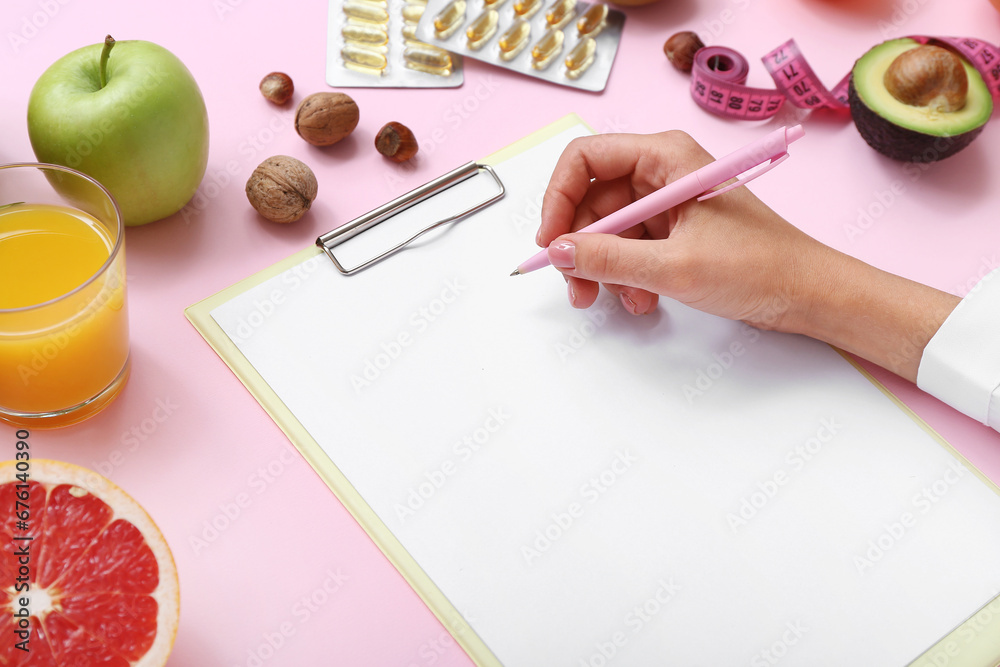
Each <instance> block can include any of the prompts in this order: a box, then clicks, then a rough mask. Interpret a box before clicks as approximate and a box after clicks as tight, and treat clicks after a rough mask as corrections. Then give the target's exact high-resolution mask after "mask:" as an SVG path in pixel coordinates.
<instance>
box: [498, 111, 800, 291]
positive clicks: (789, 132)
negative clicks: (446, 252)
mask: <svg viewBox="0 0 1000 667" xmlns="http://www.w3.org/2000/svg"><path fill="white" fill-rule="evenodd" d="M804 134H805V130H803V129H802V126H801V125H795V126H793V127H781V128H778V129H777V130H775V131H774V132H771V133H770V134H768V135H767V136H765V137H763V138H762V139H758V140H757V141H755V142H753V143H752V144H749V145H747V146H744V147H743V148H741V149H739V150H738V151H736V152H734V153H730V154H729V155H727V156H725V157H723V158H719V159H718V160H716V161H715V162H712V163H711V164H707V165H705V166H704V167H702V168H701V169H698V170H697V171H693V172H691V173H690V174H688V175H687V176H683V177H681V178H679V179H677V180H676V181H674V182H673V183H668V184H667V185H665V186H663V187H662V188H660V189H659V190H656V191H655V192H651V193H650V194H648V195H646V196H645V197H643V198H642V199H638V200H636V201H634V202H632V203H631V204H629V205H628V206H626V207H624V208H621V209H619V210H617V211H615V212H614V213H612V214H610V215H607V216H605V217H603V218H601V219H600V220H598V221H597V222H594V223H593V224H590V225H588V226H586V227H584V228H583V229H579V230H577V231H578V232H587V233H591V234H593V233H599V234H618V233H620V232H623V231H625V230H626V229H628V228H629V227H634V226H635V225H638V224H639V223H641V222H643V221H645V220H648V219H649V218H651V217H653V216H654V215H656V214H658V213H662V212H663V211H666V210H669V209H671V208H673V207H674V206H677V205H678V204H680V203H683V202H685V201H687V200H688V199H691V198H692V197H698V201H703V200H705V199H709V198H711V197H715V196H716V195H721V194H722V193H723V192H728V191H729V190H732V189H733V188H736V187H739V186H741V185H745V184H746V183H749V182H750V181H752V180H753V179H755V178H757V177H758V176H760V175H761V174H763V173H764V172H766V171H770V170H771V169H773V168H774V167H776V166H777V165H778V164H779V163H780V162H781V161H782V160H784V159H785V158H787V157H788V144H790V143H792V142H793V141H795V140H796V139H800V138H802V136H803V135H804ZM765 163H768V164H767V166H764V167H762V168H761V169H758V170H757V171H755V172H754V173H753V174H751V175H750V176H748V177H747V178H745V179H743V180H738V181H737V182H735V183H732V184H730V185H727V186H726V187H724V188H721V189H719V190H712V188H714V187H716V186H717V185H719V184H721V183H725V182H726V181H728V180H729V179H731V178H736V177H737V176H739V175H740V174H742V173H744V172H747V171H750V170H751V169H753V168H755V167H761V166H762V165H764V164H765ZM699 195H700V196H699ZM548 265H549V257H548V253H547V251H546V250H545V249H542V250H540V251H539V252H538V253H537V254H536V255H534V256H532V257H531V258H529V259H528V260H526V261H525V262H523V263H522V264H521V265H520V266H518V267H517V268H516V269H514V272H513V273H511V274H510V275H512V276H519V275H522V274H525V273H529V272H531V271H535V270H536V269H540V268H542V267H544V266H548Z"/></svg>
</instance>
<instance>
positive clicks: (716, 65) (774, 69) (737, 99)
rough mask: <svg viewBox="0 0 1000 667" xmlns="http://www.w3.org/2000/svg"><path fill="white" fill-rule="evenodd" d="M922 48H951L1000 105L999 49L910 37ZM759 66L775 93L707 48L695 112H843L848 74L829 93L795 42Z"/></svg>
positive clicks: (750, 115) (700, 58)
mask: <svg viewBox="0 0 1000 667" xmlns="http://www.w3.org/2000/svg"><path fill="white" fill-rule="evenodd" d="M910 39H913V40H914V41H917V42H920V43H921V44H927V43H930V42H934V43H937V44H940V45H943V46H947V47H950V48H951V49H953V50H954V51H957V52H958V53H959V54H961V55H962V56H963V57H964V58H965V59H966V60H968V61H969V63H971V64H972V65H973V66H974V67H975V68H976V70H977V71H978V72H979V74H980V75H981V76H982V77H983V81H985V82H986V86H987V87H988V88H989V90H990V94H991V95H992V96H993V101H994V103H995V104H1000V49H998V48H997V47H996V46H994V45H992V44H990V43H988V42H984V41H982V40H979V39H969V38H961V37H924V36H911V37H910ZM761 60H762V61H763V62H764V67H765V68H766V69H767V71H768V73H769V74H770V75H771V78H772V79H774V84H775V86H776V89H767V88H754V87H752V86H747V85H745V82H746V80H747V74H748V73H749V71H750V64H749V63H748V62H747V59H746V58H744V57H743V56H742V55H741V54H740V53H739V52H738V51H734V50H733V49H730V48H727V47H724V46H706V47H704V48H702V49H699V50H698V52H697V53H696V54H695V57H694V63H693V64H692V67H691V96H692V97H693V98H694V101H695V102H697V103H698V106H700V107H702V108H703V109H705V110H707V111H710V112H712V113H714V114H718V115H720V116H725V117H726V118H735V119H739V120H764V119H765V118H770V117H771V116H773V115H774V114H776V113H778V110H779V109H781V107H782V105H783V104H784V103H785V101H786V100H788V101H789V102H790V103H791V104H793V105H795V106H796V107H799V108H802V109H824V108H825V109H832V110H835V111H847V110H848V105H847V86H848V83H849V82H850V78H851V75H850V73H848V74H847V76H845V77H844V78H843V79H841V80H840V82H839V83H838V84H837V85H836V86H834V88H833V89H832V90H831V89H828V88H827V87H826V86H824V85H823V82H822V81H820V79H819V77H818V76H816V73H815V72H814V71H813V69H812V68H811V67H810V66H809V63H808V62H806V59H805V57H804V56H803V55H802V52H801V51H799V47H798V46H797V45H796V44H795V40H794V39H790V40H788V41H787V42H785V43H784V44H782V45H781V46H779V47H778V48H776V49H774V50H773V51H771V52H770V53H768V54H767V55H765V56H764V57H763V58H761Z"/></svg>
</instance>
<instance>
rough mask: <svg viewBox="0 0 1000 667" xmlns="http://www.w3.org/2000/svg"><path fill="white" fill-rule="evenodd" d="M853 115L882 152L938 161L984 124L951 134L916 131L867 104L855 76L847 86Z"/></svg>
mask: <svg viewBox="0 0 1000 667" xmlns="http://www.w3.org/2000/svg"><path fill="white" fill-rule="evenodd" d="M847 99H848V103H849V104H850V106H851V117H852V118H853V119H854V125H855V127H857V128H858V132H859V133H860V134H861V137H862V138H863V139H864V140H865V141H866V142H868V145H869V146H871V147H872V148H874V149H875V150H877V151H878V152H879V153H881V154H882V155H885V156H886V157H890V158H892V159H894V160H901V161H903V162H937V161H938V160H943V159H945V158H946V157H951V156H952V155H954V154H955V153H957V152H959V151H960V150H962V149H963V148H965V147H966V146H968V145H969V144H970V143H972V140H973V139H975V138H976V137H978V136H979V133H980V132H982V131H983V128H984V127H985V125H980V126H979V127H977V128H975V129H972V130H969V131H968V132H963V133H961V134H955V135H952V136H950V137H946V136H936V135H933V134H924V133H922V132H914V131H913V130H909V129H907V128H905V127H900V126H898V125H895V124H894V123H891V122H889V121H887V120H886V119H884V118H882V117H881V116H879V115H878V114H877V113H875V112H874V111H873V110H872V109H870V108H869V107H868V105H866V104H865V103H864V102H863V101H862V100H861V97H860V96H859V95H858V93H857V91H856V90H855V89H854V79H853V78H852V79H851V80H850V83H849V84H848V87H847Z"/></svg>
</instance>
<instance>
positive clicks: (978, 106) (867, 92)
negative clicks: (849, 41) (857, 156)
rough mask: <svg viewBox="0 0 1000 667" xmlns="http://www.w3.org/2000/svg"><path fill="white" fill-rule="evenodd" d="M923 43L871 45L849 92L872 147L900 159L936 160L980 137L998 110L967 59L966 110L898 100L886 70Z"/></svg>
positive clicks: (853, 113) (854, 71)
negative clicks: (887, 84) (886, 79)
mask: <svg viewBox="0 0 1000 667" xmlns="http://www.w3.org/2000/svg"><path fill="white" fill-rule="evenodd" d="M918 46H920V43H919V42H916V41H914V40H912V39H909V38H906V37H904V38H901V39H893V40H890V41H887V42H883V43H881V44H879V45H878V46H875V47H873V48H871V49H870V50H869V51H868V52H867V53H865V54H864V55H863V56H861V57H860V58H859V59H858V60H857V62H856V63H855V64H854V69H852V70H851V80H850V84H849V86H848V89H847V95H848V101H849V103H850V107H851V117H852V118H853V119H854V124H855V126H857V128H858V132H859V133H860V134H861V136H862V137H863V138H864V140H865V141H866V142H868V145H869V146H871V147H872V148H874V149H875V150H877V151H878V152H879V153H882V154H883V155H886V156H888V157H890V158H893V159H895V160H903V161H906V162H935V161H937V160H943V159H944V158H946V157H949V156H952V155H954V154H955V153H957V152H958V151H960V150H962V149H963V148H965V147H966V146H968V145H969V144H970V143H972V140H973V139H975V138H976V137H977V136H979V133H980V132H982V130H983V127H984V126H985V125H986V122H987V121H988V120H989V119H990V115H991V114H992V113H993V99H992V98H991V96H990V91H989V89H988V88H987V87H986V83H985V82H984V81H983V78H982V77H981V76H980V75H979V72H977V71H976V69H975V68H974V67H972V65H970V64H969V63H968V62H967V61H966V60H965V59H964V58H963V59H962V65H963V67H964V68H965V73H966V75H967V76H968V79H969V89H968V96H967V98H966V102H965V106H964V107H962V108H961V109H959V110H957V111H952V112H942V111H939V110H937V109H933V108H931V107H921V106H910V105H908V104H904V103H902V102H900V101H899V100H897V99H896V98H895V97H893V96H892V95H891V94H890V93H889V91H888V90H886V87H885V84H884V83H883V78H884V76H885V71H886V70H887V69H888V68H889V65H891V64H892V62H893V61H894V60H895V59H896V57H897V56H899V55H900V54H901V53H903V52H904V51H908V50H910V49H914V48H916V47H918Z"/></svg>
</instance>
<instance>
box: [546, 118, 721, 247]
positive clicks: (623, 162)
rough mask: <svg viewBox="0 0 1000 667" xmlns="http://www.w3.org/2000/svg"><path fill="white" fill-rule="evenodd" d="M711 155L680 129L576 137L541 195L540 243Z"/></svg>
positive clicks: (695, 164)
mask: <svg viewBox="0 0 1000 667" xmlns="http://www.w3.org/2000/svg"><path fill="white" fill-rule="evenodd" d="M710 160H711V156H710V155H709V154H708V153H707V152H706V151H705V150H704V149H703V148H701V146H699V145H698V144H697V143H696V142H695V141H694V140H693V139H691V137H689V136H688V135H686V134H684V133H682V132H664V133H660V134H658V135H628V134H619V135H597V136H593V137H581V138H578V139H574V140H573V141H572V142H570V144H569V145H568V146H567V147H566V150H564V151H563V153H562V155H561V156H560V158H559V160H558V162H557V164H556V167H555V169H554V170H553V173H552V177H551V178H550V180H549V185H548V187H547V189H546V191H545V196H544V199H543V201H542V221H541V225H540V227H539V230H538V234H537V237H536V241H537V242H538V244H539V245H541V246H546V245H548V244H549V243H550V242H551V241H552V239H554V238H555V237H557V236H559V235H560V234H564V233H566V232H569V231H572V230H574V229H579V228H580V227H582V226H585V225H586V224H590V222H593V221H594V220H596V219H598V218H600V217H603V216H605V215H607V214H608V213H610V212H611V211H614V210H617V209H618V208H621V207H622V206H625V205H626V204H628V203H631V202H632V201H634V200H635V199H638V198H641V197H644V196H645V195H647V194H649V193H650V192H652V191H653V190H656V189H658V188H660V187H663V186H664V185H665V184H667V183H669V182H671V181H673V180H676V179H677V178H679V177H680V176H682V175H684V174H686V173H689V172H690V171H693V170H695V169H697V168H698V167H700V166H702V165H704V164H707V163H708V162H709V161H710Z"/></svg>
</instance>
